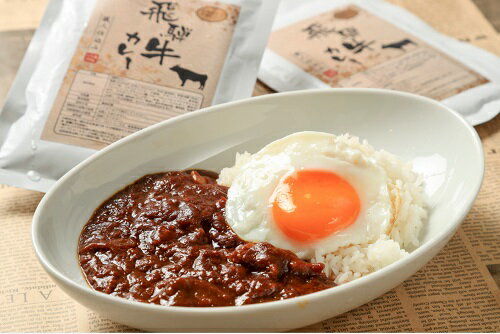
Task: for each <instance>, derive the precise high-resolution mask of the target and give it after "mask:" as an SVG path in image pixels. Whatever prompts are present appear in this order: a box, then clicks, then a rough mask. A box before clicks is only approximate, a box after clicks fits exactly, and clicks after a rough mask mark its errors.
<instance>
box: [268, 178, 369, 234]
mask: <svg viewBox="0 0 500 334" xmlns="http://www.w3.org/2000/svg"><path fill="white" fill-rule="evenodd" d="M359 210H360V200H359V197H358V194H357V193H356V190H354V188H353V187H352V186H351V185H350V184H349V183H348V182H347V181H346V180H344V179H343V178H341V177H339V176H338V175H337V174H335V173H332V172H330V171H322V170H308V169H306V170H300V171H297V172H295V173H293V174H291V175H289V176H287V177H285V178H284V179H283V180H282V181H281V182H280V184H279V185H278V186H277V188H276V190H275V192H274V195H273V198H272V214H273V218H274V221H275V223H276V224H277V226H278V227H279V229H280V230H281V231H282V232H283V233H284V234H285V235H286V236H287V237H289V238H290V239H292V240H295V241H298V242H302V243H308V242H313V241H317V240H319V239H322V238H324V237H327V236H329V235H330V234H332V233H335V232H337V231H339V230H342V229H344V228H346V227H348V226H349V225H351V224H353V223H354V222H355V221H356V218H357V217H358V214H359Z"/></svg>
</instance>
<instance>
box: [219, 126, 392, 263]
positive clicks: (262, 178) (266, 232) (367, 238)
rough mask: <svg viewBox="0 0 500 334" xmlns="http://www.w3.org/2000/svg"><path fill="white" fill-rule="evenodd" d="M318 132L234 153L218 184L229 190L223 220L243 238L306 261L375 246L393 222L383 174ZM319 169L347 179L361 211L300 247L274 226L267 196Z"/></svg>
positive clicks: (368, 160)
mask: <svg viewBox="0 0 500 334" xmlns="http://www.w3.org/2000/svg"><path fill="white" fill-rule="evenodd" d="M336 138H337V137H336V136H334V135H331V134H327V133H320V132H299V133H295V134H292V135H290V136H287V137H285V138H282V139H279V140H277V141H274V142H272V143H270V144H269V145H267V146H265V147H264V148H263V149H261V150H260V151H259V152H257V153H256V154H253V155H250V154H248V153H246V154H242V155H238V156H237V161H236V164H235V166H233V167H231V168H225V169H223V170H222V172H221V175H220V178H219V180H218V182H219V183H220V184H223V185H226V186H229V191H228V198H227V203H226V208H225V214H226V220H227V222H228V224H229V225H230V226H231V227H232V229H233V230H234V231H235V232H236V233H237V234H238V235H239V236H240V237H241V238H243V239H244V240H247V241H253V242H269V243H271V244H273V245H274V246H276V247H280V248H284V249H288V250H291V251H293V252H295V253H296V254H297V255H298V256H300V257H302V258H304V259H310V258H311V257H313V256H314V254H327V253H330V252H334V251H336V250H337V249H339V248H341V247H346V246H349V245H355V244H361V243H367V242H374V241H376V240H378V239H380V238H381V236H383V235H386V234H387V233H388V230H389V228H390V222H391V200H390V196H389V191H388V186H387V174H386V172H385V170H384V169H383V168H382V167H381V166H379V165H378V163H377V161H376V160H374V159H373V158H370V157H368V155H366V154H364V153H363V152H362V151H361V148H359V147H356V146H349V145H347V144H346V143H345V141H337V140H336ZM303 169H320V170H325V171H331V172H333V173H335V174H337V175H338V176H340V177H342V178H343V179H345V180H346V181H347V182H349V183H350V184H351V186H352V187H353V188H354V189H355V190H356V192H357V194H358V196H359V199H360V203H361V208H360V212H359V215H358V217H357V219H356V221H355V222H354V223H353V224H352V225H350V226H349V227H347V228H345V229H343V230H340V231H337V232H335V233H333V234H331V235H329V236H327V237H325V238H323V239H321V240H318V241H316V242H312V243H299V242H296V241H294V240H291V239H290V238H288V237H287V236H286V235H284V234H283V232H281V230H280V229H279V228H278V227H277V225H276V224H275V222H274V219H273V216H272V212H271V206H272V201H271V198H272V196H273V192H274V191H275V189H276V187H277V186H278V185H279V183H280V180H282V179H283V178H284V177H286V176H288V175H289V174H290V173H293V172H294V171H299V170H303Z"/></svg>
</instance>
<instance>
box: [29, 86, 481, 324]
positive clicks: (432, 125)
mask: <svg viewBox="0 0 500 334" xmlns="http://www.w3.org/2000/svg"><path fill="white" fill-rule="evenodd" d="M303 130H314V131H325V132H330V133H334V134H342V133H345V132H348V133H351V134H353V135H356V136H359V137H361V138H363V139H367V140H368V141H369V143H370V144H372V145H373V146H374V147H375V148H377V149H385V150H387V151H389V152H392V153H394V154H396V155H398V156H399V157H401V158H402V159H403V160H407V161H412V162H413V163H414V169H415V170H416V171H417V172H420V173H422V174H423V175H424V179H425V193H426V195H427V204H428V205H429V208H430V215H429V219H428V222H427V223H426V225H425V229H424V232H423V233H422V236H421V240H422V245H421V246H420V247H419V248H418V249H416V250H415V251H414V252H412V253H411V254H410V255H409V256H408V257H406V258H404V259H402V260H400V261H398V262H396V263H394V264H392V265H390V266H388V267H386V268H384V269H382V270H379V271H377V272H375V273H373V274H370V275H368V276H366V277H362V278H360V279H358V280H355V281H353V282H350V283H347V284H344V285H341V286H338V287H334V288H331V289H327V290H324V291H320V292H316V293H313V294H310V295H306V296H301V297H297V298H292V299H288V300H283V301H276V302H269V303H263V304H255V305H245V306H240V307H235V306H231V307H214V308H192V307H162V306H158V305H149V304H145V303H139V302H132V301H128V300H125V299H121V298H118V297H113V296H110V295H106V294H104V293H100V292H96V291H93V290H91V289H90V288H89V287H88V286H87V284H86V283H85V281H84V279H83V276H82V274H81V272H80V268H79V266H78V262H77V256H76V251H77V240H78V236H79V234H80V231H81V229H82V227H83V225H84V224H85V223H86V221H87V220H88V219H89V217H90V215H91V214H92V212H93V211H94V209H95V208H96V207H97V206H99V204H101V203H102V202H103V201H104V200H105V199H107V198H108V197H109V196H111V195H112V194H114V193H115V192H116V191H118V190H119V189H121V188H122V187H124V186H126V185H128V184H130V183H132V182H133V181H134V180H136V179H138V178H139V177H141V176H143V175H145V174H148V173H154V172H161V171H167V170H176V169H185V168H204V169H209V170H214V171H219V170H220V169H222V168H223V167H226V166H231V165H232V164H233V163H234V156H235V153H236V152H241V151H245V150H247V151H249V152H256V151H257V150H258V149H259V148H261V147H262V146H264V145H265V144H267V143H269V142H270V141H272V140H275V139H277V138H280V137H283V136H285V135H288V134H290V133H293V132H296V131H303ZM483 168H484V160H483V152H482V147H481V142H480V140H479V138H478V136H477V134H476V132H475V130H474V129H473V128H472V127H471V126H469V125H468V124H467V123H466V122H465V121H464V120H463V118H462V117H461V116H459V115H458V114H457V113H455V112H454V111H452V110H450V109H448V108H446V107H444V106H443V105H441V104H440V103H438V102H435V101H433V100H430V99H427V98H423V97H419V96H416V95H412V94H406V93H400V92H394V91H386V90H376V89H328V90H316V91H313V90H308V91H299V92H291V93H284V94H274V95H268V96H263V97H258V98H251V99H247V100H244V101H239V102H233V103H228V104H224V105H219V106H214V107H210V108H207V109H204V110H200V111H197V112H193V113H190V114H187V115H184V116H181V117H177V118H174V119H171V120H168V121H165V122H162V123H160V124H157V125H154V126H151V127H149V128H147V129H145V130H142V131H139V132H137V133H135V134H133V135H131V136H129V137H126V138H124V139H122V140H120V141H118V142H116V143H114V144H112V145H110V146H108V147H107V148H105V149H103V150H102V151H100V152H98V153H96V154H94V155H93V156H92V157H90V158H89V159H87V160H85V161H84V162H82V163H81V164H79V165H78V166H77V167H75V168H73V169H72V170H71V171H70V172H69V173H67V174H66V175H65V176H64V177H63V178H61V180H59V181H58V182H57V183H56V184H55V186H54V187H53V188H52V189H51V190H50V191H49V192H48V193H47V194H46V195H45V197H44V198H43V200H42V201H41V203H40V205H39V206H38V208H37V210H36V213H35V216H34V219H33V245H34V248H35V251H36V254H37V255H38V258H39V260H40V263H41V264H42V266H43V267H44V268H45V270H46V271H47V272H48V274H49V275H50V276H51V277H52V279H53V280H54V281H55V282H56V283H57V284H58V285H59V286H60V287H61V288H62V289H63V290H64V291H65V292H66V293H67V294H68V295H70V296H71V297H73V298H74V299H76V300H77V301H78V302H80V303H81V304H83V305H84V306H86V307H88V308H90V309H93V310H95V311H97V312H99V313H101V314H102V315H104V316H105V317H108V318H110V319H113V320H115V321H117V322H120V323H123V324H126V325H129V326H132V327H137V328H141V329H144V330H149V331H165V330H172V329H176V330H180V329H182V330H254V331H255V330H287V329H291V328H298V327H302V326H306V325H309V324H312V323H315V322H318V321H321V320H324V319H327V318H330V317H333V316H336V315H338V314H341V313H343V312H346V311H348V310H350V309H353V308H355V307H357V306H359V305H362V304H364V303H366V302H368V301H370V300H372V299H374V298H376V297H378V296H380V295H381V294H383V293H385V292H386V291H388V290H390V289H392V288H394V287H395V286H397V285H398V284H400V283H401V282H402V281H403V280H405V279H406V278H408V277H409V276H411V275H412V274H413V273H415V272H416V271H417V270H418V269H420V268H421V267H422V266H423V265H424V264H425V263H426V262H428V261H429V260H430V259H431V258H432V257H433V256H434V255H435V254H436V253H437V252H438V251H439V250H440V249H441V248H442V247H443V246H444V245H445V243H446V242H447V241H448V240H449V239H450V238H451V237H452V236H453V234H454V232H455V231H456V229H457V228H458V226H459V225H460V223H461V221H462V220H463V219H464V217H465V215H466V214H467V212H468V211H469V210H470V208H471V206H472V203H473V201H474V199H475V197H476V195H477V193H478V191H479V188H480V185H481V182H482V178H483Z"/></svg>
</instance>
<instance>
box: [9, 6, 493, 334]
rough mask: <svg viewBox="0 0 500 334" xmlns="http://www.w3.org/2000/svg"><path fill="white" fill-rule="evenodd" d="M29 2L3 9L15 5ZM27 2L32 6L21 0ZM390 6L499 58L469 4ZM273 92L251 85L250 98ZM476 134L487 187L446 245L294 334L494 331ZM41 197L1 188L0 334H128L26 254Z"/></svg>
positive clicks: (488, 219) (489, 244)
mask: <svg viewBox="0 0 500 334" xmlns="http://www.w3.org/2000/svg"><path fill="white" fill-rule="evenodd" d="M27 1H28V0H3V1H1V2H2V3H4V2H5V3H9V4H10V5H13V4H14V3H17V4H18V6H23V5H26V2H27ZM31 2H35V0H29V3H31ZM40 2H44V1H40ZM390 2H392V3H394V4H396V5H400V6H403V7H405V8H406V9H408V10H410V11H412V12H413V13H414V14H416V15H418V16H420V17H421V18H422V19H424V20H425V21H427V22H428V23H430V24H431V25H433V26H434V27H435V28H436V29H437V30H439V31H441V32H442V33H445V34H448V35H450V36H452V37H455V38H458V39H460V40H463V41H466V42H470V43H472V44H474V45H476V46H479V47H482V48H484V49H486V50H488V51H491V52H493V53H495V54H497V55H499V56H500V38H499V36H498V34H497V33H496V32H495V30H494V29H493V27H492V26H491V25H490V24H489V23H488V22H487V20H486V19H485V18H484V16H483V15H482V14H481V13H480V11H479V10H478V9H477V8H476V7H475V5H474V4H473V3H472V2H471V1H470V0H440V1H435V0H420V1H414V0H390ZM2 12H3V10H2ZM20 12H22V11H20ZM20 22H22V20H20ZM33 22H36V19H33ZM25 25H26V24H25V23H22V24H21V23H20V25H19V26H18V29H25V28H26V26H25ZM9 29H14V28H13V27H12V26H10V27H9ZM271 92H272V91H271V90H269V89H268V88H267V87H265V86H264V85H262V84H257V86H256V89H255V91H254V94H255V95H261V94H266V93H271ZM476 129H477V131H478V132H479V134H480V136H481V139H482V142H483V147H484V151H485V157H486V174H485V180H484V184H483V187H482V190H481V192H480V194H479V197H478V199H477V201H476V203H475V205H474V207H473V209H472V210H471V212H470V213H469V215H468V216H467V218H466V220H465V222H464V224H463V225H462V227H461V228H460V229H459V231H458V232H457V234H456V235H455V236H454V237H453V239H452V240H451V241H450V242H449V244H448V245H447V246H446V247H445V248H444V249H443V250H442V251H441V252H440V253H439V255H438V256H437V257H436V258H434V259H433V260H432V261H431V262H430V263H429V264H427V265H426V266H425V267H424V268H423V269H422V270H420V271H419V272H418V273H417V274H415V275H414V276H412V277H411V278H410V279H408V280H407V281H405V282H404V283H403V284H401V285H400V286H398V287H396V288H395V289H393V290H392V291H390V292H388V293H386V294H385V295H383V296H381V297H379V298H377V299H375V300H374V301H372V302H370V303H368V304H365V305H363V306H361V307H359V308H357V309H355V310H352V311H350V312H347V313H345V314H343V315H341V316H338V317H335V318H333V319H329V320H326V321H323V322H321V323H318V324H315V325H313V326H309V327H307V328H303V329H301V330H300V331H310V332H337V331H339V332H360V331H382V332H401V331H408V332H411V331H418V332H424V331H432V332H438V331H440V332H458V331H462V332H463V331H474V332H499V331H500V288H499V286H500V242H499V241H500V196H499V195H498V190H499V189H500V173H498V170H500V117H497V118H496V119H494V120H492V121H490V122H489V123H486V124H483V125H481V126H478V127H476ZM42 196H43V194H41V193H38V192H33V191H28V190H23V189H17V188H12V187H7V186H1V185H0V229H1V230H2V231H3V233H2V234H1V235H0V245H1V247H0V258H1V259H2V260H1V268H2V270H1V271H0V331H1V332H8V331H31V332H38V331H58V332H65V331H86V332H123V331H127V332H129V331H135V330H134V329H132V328H128V327H125V326H122V325H119V324H116V323H114V322H112V321H110V320H107V319H104V318H102V317H100V316H99V315H97V314H95V313H94V312H92V311H90V310H87V309H85V308H84V307H82V306H80V305H79V304H77V303H76V302H74V301H73V300H72V299H70V298H68V297H67V296H66V295H65V294H64V293H63V292H62V291H61V290H60V289H59V288H57V287H56V286H55V284H54V283H53V282H52V281H51V280H50V279H49V278H48V276H47V275H46V274H45V272H44V271H43V270H42V269H41V267H40V266H39V264H38V262H37V260H36V258H35V255H34V253H33V250H32V247H31V235H30V234H31V219H32V216H33V213H34V210H35V208H36V206H37V204H38V202H39V201H40V199H41V198H42Z"/></svg>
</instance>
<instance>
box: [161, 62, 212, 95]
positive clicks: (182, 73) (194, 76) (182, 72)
mask: <svg viewBox="0 0 500 334" xmlns="http://www.w3.org/2000/svg"><path fill="white" fill-rule="evenodd" d="M170 70H172V71H174V72H176V73H177V75H178V76H179V79H181V81H182V84H181V86H183V87H184V85H185V84H186V81H187V80H191V81H193V82H199V83H200V87H198V88H199V89H203V88H205V82H206V81H207V79H208V76H207V75H206V74H198V73H195V72H193V71H190V70H188V69H185V68H182V67H180V66H179V65H175V66H174V67H171V68H170Z"/></svg>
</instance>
